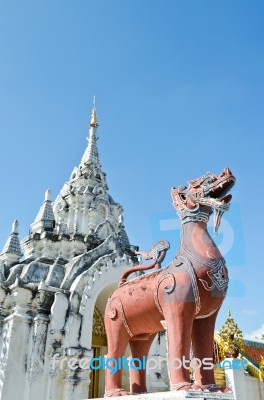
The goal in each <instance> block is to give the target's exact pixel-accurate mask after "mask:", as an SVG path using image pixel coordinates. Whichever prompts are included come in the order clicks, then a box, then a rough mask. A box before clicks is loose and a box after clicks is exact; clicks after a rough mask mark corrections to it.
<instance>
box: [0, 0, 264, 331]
mask: <svg viewBox="0 0 264 400" xmlns="http://www.w3.org/2000/svg"><path fill="white" fill-rule="evenodd" d="M263 18H264V3H263V0H255V1H253V2H252V1H249V0H248V1H246V0H239V1H238V0H166V1H164V0H155V1H153V0H152V1H150V0H111V1H109V0H94V1H90V0H77V1H73V0H63V1H62V0H57V1H54V0H45V1H40V0H22V1H21V0H12V1H10V0H2V1H1V3H0V132H1V147H0V148H1V150H0V151H1V156H0V168H1V178H2V179H1V193H2V195H1V200H0V221H1V230H0V245H1V246H0V247H2V246H3V245H4V242H5V240H6V238H7V236H8V234H9V232H10V229H11V224H12V222H13V220H14V219H15V218H17V219H19V221H20V238H21V239H22V238H23V237H24V236H25V235H26V234H27V232H28V229H29V227H30V224H31V223H32V222H33V220H34V218H35V215H36V213H37V211H38V209H39V207H40V205H41V203H42V201H43V197H44V192H45V190H46V189H47V188H48V187H50V188H51V190H52V194H53V199H55V197H56V195H57V193H58V191H59V189H60V188H61V187H62V185H63V183H64V182H65V181H66V180H67V179H68V177H69V175H70V173H71V171H72V168H73V167H74V165H78V164H79V161H80V159H81V155H82V153H83V151H84V149H85V146H86V140H85V138H86V136H87V131H88V123H89V118H90V110H91V106H92V97H93V95H94V94H96V96H97V111H98V118H99V122H100V129H99V135H100V140H99V142H98V146H99V151H100V155H101V163H102V167H103V170H104V171H105V172H106V173H107V180H108V184H109V188H110V194H112V196H113V197H114V199H115V200H116V201H118V202H120V203H121V204H122V206H123V207H124V209H125V223H126V228H127V231H128V235H129V237H130V240H131V242H132V243H134V244H138V245H139V246H140V247H141V248H142V249H143V250H148V248H150V247H151V245H152V243H153V240H155V239H156V237H157V236H159V232H157V228H155V226H158V225H157V224H156V225H155V223H154V224H153V220H154V221H157V220H158V221H159V219H160V220H164V218H165V219H166V218H174V215H175V213H174V211H173V208H172V205H171V198H170V188H171V187H172V186H176V185H179V184H184V183H185V182H186V181H187V180H188V179H191V178H195V177H197V176H200V175H201V174H203V173H205V172H207V171H212V172H215V173H219V172H220V171H221V170H222V169H223V167H224V166H229V168H230V169H231V170H232V171H233V172H234V174H235V175H236V176H237V184H236V187H235V189H234V190H233V194H234V198H233V207H232V208H231V210H230V213H229V215H228V216H227V218H229V227H230V226H231V227H232V229H233V233H234V240H235V242H234V243H235V245H234V246H231V247H232V248H231V250H230V251H229V252H228V253H227V254H226V259H227V261H228V265H229V271H230V276H231V279H232V281H233V284H232V286H231V291H230V293H229V296H228V298H227V300H226V301H225V303H224V306H223V308H222V311H221V313H220V315H219V318H218V321H217V327H218V328H219V327H220V326H221V324H222V323H223V321H224V319H225V317H226V313H227V308H228V304H230V307H231V311H232V314H233V316H234V318H235V320H236V321H237V323H238V324H239V326H240V327H241V329H242V330H243V331H244V333H250V332H252V331H254V330H258V329H260V328H261V326H263V332H264V316H263V314H264V313H263V287H264V273H263V269H264V261H263V256H262V253H263V251H262V250H263V223H264V221H263V218H264V217H263V215H264V214H263V197H264V190H263V182H262V179H263V128H264V113H263V106H264V80H263V70H264V67H263V61H264V54H263V50H264V44H263V43H264V37H263V36H264V34H263V30H264V28H263V26H264V25H263ZM171 213H172V214H171ZM171 215H172V217H171ZM164 216H165V217H164ZM174 233H175V236H174ZM167 234H168V236H169V237H170V240H171V239H172V242H175V243H172V247H173V251H172V253H173V254H176V251H177V246H178V242H177V241H178V236H177V235H178V231H177V230H176V231H168V232H166V231H163V232H160V237H165V236H166V235H167ZM223 236H224V233H222V239H223ZM222 239H221V235H220V238H219V240H220V241H221V240H222ZM227 239H228V238H227ZM230 240H231V239H230ZM167 261H169V260H167Z"/></svg>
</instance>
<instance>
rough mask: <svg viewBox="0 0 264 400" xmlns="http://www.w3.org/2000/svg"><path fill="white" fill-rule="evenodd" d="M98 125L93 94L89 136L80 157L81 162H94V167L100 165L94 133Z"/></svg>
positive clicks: (82, 163)
mask: <svg viewBox="0 0 264 400" xmlns="http://www.w3.org/2000/svg"><path fill="white" fill-rule="evenodd" d="M98 127H99V124H98V119H97V114H96V98H95V96H94V99H93V108H92V114H91V120H90V129H89V137H88V138H87V140H88V146H87V147H86V149H85V152H84V154H83V156H82V159H81V164H80V165H84V164H94V165H95V166H96V167H100V160H99V153H98V149H97V145H96V142H97V140H98V137H97V135H96V131H97V128H98Z"/></svg>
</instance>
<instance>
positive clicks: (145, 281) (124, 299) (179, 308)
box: [105, 168, 235, 397]
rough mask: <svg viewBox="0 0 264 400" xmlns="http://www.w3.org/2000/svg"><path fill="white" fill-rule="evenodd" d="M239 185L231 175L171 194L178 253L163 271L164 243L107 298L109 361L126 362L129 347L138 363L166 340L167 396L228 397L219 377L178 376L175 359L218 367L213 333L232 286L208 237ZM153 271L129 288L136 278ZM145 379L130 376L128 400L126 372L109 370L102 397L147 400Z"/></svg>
mask: <svg viewBox="0 0 264 400" xmlns="http://www.w3.org/2000/svg"><path fill="white" fill-rule="evenodd" d="M234 183H235V177H234V176H233V174H232V173H231V171H230V170H229V169H228V168H225V169H224V171H223V172H222V173H220V174H219V175H214V174H212V173H207V174H206V175H204V176H202V177H200V178H198V179H194V180H191V181H189V185H188V188H187V187H186V186H179V187H178V188H173V189H172V190H171V194H172V199H173V205H174V207H175V208H176V210H177V212H178V215H179V217H180V219H181V223H182V231H181V243H180V249H179V251H178V253H177V255H176V257H175V258H174V259H173V260H172V261H171V262H170V264H169V265H168V266H167V267H166V268H161V265H160V263H161V261H162V260H163V259H164V257H165V253H166V251H167V249H168V247H169V245H168V242H167V243H166V241H160V242H158V243H157V244H156V245H155V246H154V248H153V249H152V250H151V251H150V252H148V253H144V252H137V254H140V255H142V256H143V257H144V258H146V259H150V258H153V259H154V262H153V263H152V264H150V265H149V266H146V265H140V266H136V267H133V268H130V269H128V270H127V271H126V272H125V273H124V274H123V275H122V277H121V279H120V283H119V287H118V289H116V290H115V291H114V292H113V293H112V295H111V296H110V297H109V299H108V302H107V305H106V311H105V327H106V333H107V341H108V355H107V357H108V358H112V357H113V358H115V359H118V358H120V357H122V355H123V354H124V352H125V349H126V346H127V345H128V344H129V345H130V349H131V355H132V357H133V358H140V359H141V358H142V357H143V356H147V355H148V352H149V349H150V346H151V344H152V342H153V339H154V338H155V336H156V334H157V333H158V332H160V331H165V330H166V332H167V346H168V361H169V363H168V367H169V377H170V389H171V390H173V391H177V390H193V391H196V390H207V391H208V390H210V391H212V392H215V391H221V392H228V391H230V389H229V388H223V387H222V388H221V387H219V386H217V385H216V384H215V380H214V371H213V370H206V369H205V368H204V366H203V365H202V366H201V367H200V368H199V369H196V370H195V382H194V383H191V382H190V376H189V370H188V368H187V369H185V368H184V367H181V368H178V369H176V368H173V363H172V362H171V361H173V360H174V359H175V358H177V359H180V360H183V358H184V357H185V359H186V360H188V359H189V358H190V356H189V355H190V346H191V342H192V352H193V357H194V358H199V359H200V360H202V359H203V358H211V359H213V349H214V327H215V320H216V316H217V313H218V311H219V308H220V307H221V305H222V302H223V300H224V297H225V294H226V290H227V286H228V272H227V268H226V265H225V261H224V259H223V257H222V255H221V253H220V251H219V249H218V248H217V246H216V244H215V243H214V241H213V239H212V238H211V236H210V235H209V233H208V230H207V222H208V220H209V217H210V215H211V214H212V213H214V229H215V233H216V234H217V232H218V228H219V226H220V222H221V217H222V215H223V213H224V212H225V211H227V210H228V209H229V203H230V201H231V198H232V196H231V195H230V194H228V192H229V190H230V189H231V188H232V186H233V185H234ZM149 269H153V271H152V272H150V273H146V274H144V275H140V276H138V277H136V278H134V279H131V280H130V281H127V278H128V276H129V275H130V274H131V273H133V272H136V271H145V270H149ZM146 390H147V388H146V371H145V370H135V369H131V370H130V392H127V391H126V390H124V389H123V388H122V372H121V371H117V372H116V373H115V374H114V375H113V374H112V375H111V374H110V371H109V370H106V387H105V397H114V396H124V395H127V394H131V393H132V394H137V393H142V392H146Z"/></svg>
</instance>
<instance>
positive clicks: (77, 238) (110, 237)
mask: <svg viewBox="0 0 264 400" xmlns="http://www.w3.org/2000/svg"><path fill="white" fill-rule="evenodd" d="M98 127H99V124H98V120H97V115H96V109H95V106H94V108H93V110H92V115H91V121H90V130H89V137H88V144H87V147H86V149H85V151H84V154H83V157H82V159H81V161H80V165H79V166H78V167H75V168H74V169H73V171H72V174H71V176H70V178H69V180H68V181H67V182H66V183H65V184H64V185H63V187H62V189H61V191H60V193H59V194H58V196H57V198H56V199H55V201H54V202H53V201H52V196H51V192H50V190H49V189H48V190H47V191H46V193H45V197H44V201H43V204H42V205H41V206H40V209H39V211H38V212H37V213H36V218H35V221H34V222H33V223H32V224H31V229H30V232H29V235H28V236H27V237H25V238H24V239H23V240H22V241H21V242H20V240H19V234H18V222H17V221H15V222H14V224H13V226H12V230H11V233H10V235H9V237H8V239H7V242H6V244H5V246H4V248H3V250H2V252H1V254H0V341H1V342H0V346H1V355H0V399H1V400H4V399H5V400H14V399H17V400H19V399H21V400H22V399H28V400H36V399H38V400H44V399H54V400H55V399H65V400H66V399H68V400H75V399H76V400H77V399H81V398H88V397H90V398H93V397H97V396H102V395H103V390H104V374H103V371H100V372H99V371H95V370H94V371H92V373H91V374H90V371H89V370H87V369H83V368H76V369H74V368H72V367H71V366H72V364H71V363H74V362H76V358H77V359H79V358H85V357H87V359H91V358H92V357H94V356H96V357H99V356H100V355H102V356H104V355H105V354H106V349H107V347H106V344H107V343H106V335H105V330H104V323H103V313H104V308H105V304H106V301H107V298H108V295H109V294H110V292H112V291H113V289H114V288H115V287H116V286H117V282H118V281H119V278H120V276H121V274H122V273H123V272H124V270H125V269H126V268H128V267H129V266H133V265H134V264H135V263H137V258H136V257H134V256H133V253H131V251H130V244H129V239H128V237H127V234H126V231H125V227H124V222H123V209H122V207H121V205H120V204H118V203H117V202H115V201H114V200H113V198H112V197H111V195H110V194H109V193H108V186H107V182H106V174H105V173H104V172H103V171H102V168H101V164H100V159H99V153H98V148H97V139H98V137H97V129H98ZM62 358H64V361H61V360H62ZM72 360H75V361H72ZM90 380H91V384H90Z"/></svg>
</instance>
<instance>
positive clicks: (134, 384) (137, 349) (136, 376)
mask: <svg viewBox="0 0 264 400" xmlns="http://www.w3.org/2000/svg"><path fill="white" fill-rule="evenodd" d="M155 336H156V334H153V335H151V336H149V335H148V337H147V338H144V339H143V340H142V339H131V340H130V342H129V345H130V349H131V357H132V358H138V359H140V360H143V357H144V356H145V357H146V359H147V357H148V353H149V349H150V346H151V344H152V342H153V340H154V338H155ZM130 390H131V392H132V393H146V392H147V384H146V370H144V369H141V370H136V369H133V368H130Z"/></svg>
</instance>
